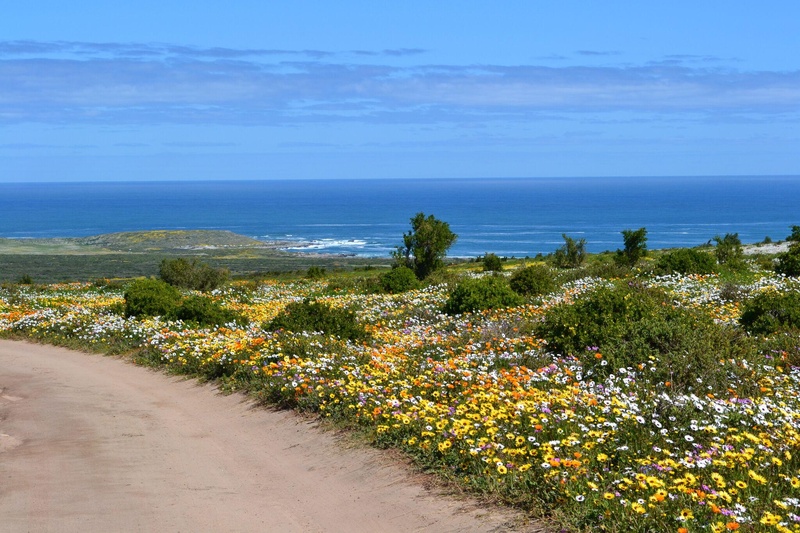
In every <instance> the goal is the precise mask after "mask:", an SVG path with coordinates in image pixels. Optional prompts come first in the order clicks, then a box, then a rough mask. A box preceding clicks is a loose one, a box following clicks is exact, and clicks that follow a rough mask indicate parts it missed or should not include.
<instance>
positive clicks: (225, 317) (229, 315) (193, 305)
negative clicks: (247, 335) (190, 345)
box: [171, 296, 244, 326]
mask: <svg viewBox="0 0 800 533" xmlns="http://www.w3.org/2000/svg"><path fill="white" fill-rule="evenodd" d="M171 318H177V319H179V320H183V321H185V322H194V323H196V324H199V325H201V326H221V325H223V324H228V323H231V322H236V323H243V322H244V318H243V317H242V316H241V315H239V314H238V313H236V312H235V311H232V310H230V309H225V308H224V307H222V306H221V305H220V304H219V303H218V302H215V301H214V300H212V299H211V298H207V297H205V296H189V297H187V298H185V299H184V300H183V301H182V302H181V303H180V305H179V306H178V307H177V308H175V310H174V311H173V312H172V314H171Z"/></svg>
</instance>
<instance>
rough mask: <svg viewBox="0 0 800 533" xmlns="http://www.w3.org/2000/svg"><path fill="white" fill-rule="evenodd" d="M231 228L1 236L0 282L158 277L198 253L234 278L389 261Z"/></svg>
mask: <svg viewBox="0 0 800 533" xmlns="http://www.w3.org/2000/svg"><path fill="white" fill-rule="evenodd" d="M280 245H281V243H265V242H262V241H257V240H254V239H250V238H249V237H245V236H242V235H237V234H235V233H231V232H228V231H205V230H192V231H147V232H129V233H113V234H107V235H98V236H94V237H85V238H79V239H78V238H76V239H0V282H16V281H18V280H20V279H21V278H22V277H23V276H30V278H31V279H32V280H33V281H34V282H36V283H58V282H64V281H93V280H96V279H119V278H134V277H140V276H155V275H157V274H158V266H159V264H160V263H161V261H162V260H163V259H164V258H174V257H196V258H198V259H199V260H200V261H202V262H204V263H207V264H208V265H210V266H212V267H214V268H227V269H228V270H230V272H231V274H232V275H233V276H234V277H258V276H264V275H267V274H270V275H273V274H277V273H286V272H304V271H306V270H307V269H308V268H310V267H312V266H318V267H322V268H325V269H328V270H333V269H354V268H363V267H365V266H368V265H384V266H386V265H388V264H389V260H388V259H385V260H380V259H375V258H358V257H344V256H324V255H314V254H303V253H288V252H284V251H281V250H280Z"/></svg>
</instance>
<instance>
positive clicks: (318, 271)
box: [306, 266, 325, 279]
mask: <svg viewBox="0 0 800 533" xmlns="http://www.w3.org/2000/svg"><path fill="white" fill-rule="evenodd" d="M306 277H307V278H308V279H322V278H324V277H325V269H324V268H322V267H318V266H312V267H308V270H306Z"/></svg>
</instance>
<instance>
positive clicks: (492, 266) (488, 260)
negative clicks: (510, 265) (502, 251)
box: [483, 254, 503, 272]
mask: <svg viewBox="0 0 800 533" xmlns="http://www.w3.org/2000/svg"><path fill="white" fill-rule="evenodd" d="M501 270H503V264H502V262H501V261H500V258H499V257H497V255H496V254H486V255H484V256H483V271H484V272H499V271H501Z"/></svg>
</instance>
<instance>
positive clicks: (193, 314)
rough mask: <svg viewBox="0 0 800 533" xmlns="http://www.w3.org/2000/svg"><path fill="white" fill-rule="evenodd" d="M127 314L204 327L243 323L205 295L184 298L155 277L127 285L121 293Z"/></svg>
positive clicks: (177, 291) (237, 315) (228, 310)
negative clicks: (180, 321) (123, 293)
mask: <svg viewBox="0 0 800 533" xmlns="http://www.w3.org/2000/svg"><path fill="white" fill-rule="evenodd" d="M124 299H125V305H124V312H125V316H127V317H137V318H139V319H142V318H146V317H163V318H165V319H168V320H183V321H185V322H191V323H193V324H197V325H201V326H205V325H215V326H221V325H223V324H227V323H232V322H242V321H243V318H242V317H241V316H240V315H239V314H238V313H236V312H234V311H233V310H231V309H226V308H224V307H222V306H221V305H220V304H219V303H218V302H216V301H214V300H212V299H210V298H207V297H204V296H188V297H184V296H183V295H182V294H181V292H180V291H179V290H178V289H177V288H176V287H174V286H172V285H170V284H168V283H166V282H165V281H163V280H158V279H140V280H136V281H134V282H133V283H131V284H130V285H129V286H128V290H126V291H125V295H124Z"/></svg>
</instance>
